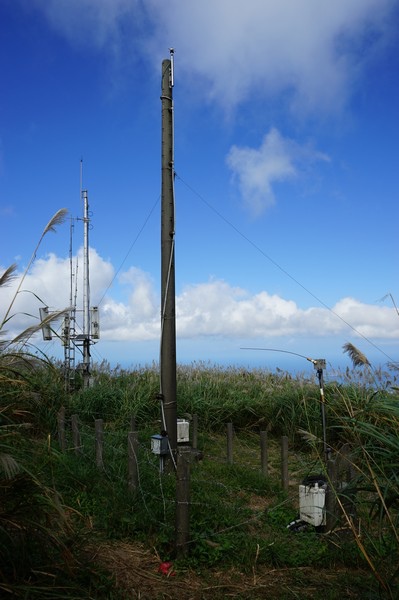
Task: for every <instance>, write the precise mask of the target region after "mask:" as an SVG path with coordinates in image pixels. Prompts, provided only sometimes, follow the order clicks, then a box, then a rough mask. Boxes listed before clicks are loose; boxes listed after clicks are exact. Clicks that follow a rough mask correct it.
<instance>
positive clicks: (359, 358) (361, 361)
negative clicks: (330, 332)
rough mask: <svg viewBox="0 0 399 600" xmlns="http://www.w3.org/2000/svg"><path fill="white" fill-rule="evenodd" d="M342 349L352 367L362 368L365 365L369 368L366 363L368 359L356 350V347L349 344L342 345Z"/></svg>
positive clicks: (368, 364)
mask: <svg viewBox="0 0 399 600" xmlns="http://www.w3.org/2000/svg"><path fill="white" fill-rule="evenodd" d="M342 348H343V349H344V352H346V353H347V354H348V355H349V357H350V359H351V361H352V364H353V366H354V367H363V366H365V365H367V366H368V367H370V366H371V365H370V363H369V361H368V358H367V357H366V356H365V355H364V354H363V352H361V351H360V350H359V349H358V348H356V346H354V345H353V344H351V343H350V342H347V343H346V344H344V345H343V346H342Z"/></svg>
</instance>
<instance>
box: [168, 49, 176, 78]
mask: <svg viewBox="0 0 399 600" xmlns="http://www.w3.org/2000/svg"><path fill="white" fill-rule="evenodd" d="M169 52H170V78H169V87H171V88H172V87H173V86H174V85H175V65H174V56H175V49H174V48H169Z"/></svg>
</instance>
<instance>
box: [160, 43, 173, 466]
mask: <svg viewBox="0 0 399 600" xmlns="http://www.w3.org/2000/svg"><path fill="white" fill-rule="evenodd" d="M170 52H171V55H170V59H165V60H163V61H162V95H161V101H162V152H161V154H162V156H161V159H162V160H161V162H162V194H161V197H162V198H161V300H162V306H161V351H160V372H161V373H160V378H161V382H160V393H161V402H162V409H163V410H162V413H163V425H164V428H165V430H166V432H167V435H168V438H169V444H170V450H171V452H172V458H174V457H175V455H176V450H177V402H176V309H175V205H174V148H173V77H174V74H173V50H171V51H170Z"/></svg>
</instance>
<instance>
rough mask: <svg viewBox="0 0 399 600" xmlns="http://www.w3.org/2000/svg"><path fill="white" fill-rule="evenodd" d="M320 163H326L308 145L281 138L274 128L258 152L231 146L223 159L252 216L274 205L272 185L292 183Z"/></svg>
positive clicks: (323, 158)
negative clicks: (315, 163)
mask: <svg viewBox="0 0 399 600" xmlns="http://www.w3.org/2000/svg"><path fill="white" fill-rule="evenodd" d="M320 160H324V161H326V160H329V159H328V157H327V156H326V155H325V154H322V153H320V152H317V151H315V150H313V149H312V148H311V146H310V145H304V146H301V145H299V144H298V143H297V142H295V141H294V140H292V139H289V138H284V137H283V136H282V135H281V133H280V132H279V131H278V130H277V129H275V128H273V129H271V130H270V131H269V133H267V134H266V135H265V136H264V138H263V141H262V144H261V146H260V147H259V148H249V147H238V146H233V147H232V148H231V149H230V152H229V154H228V156H227V159H226V161H227V165H228V166H229V167H230V169H231V170H232V172H233V175H234V177H235V179H237V180H238V185H239V188H240V191H241V194H242V197H243V200H244V202H245V204H246V205H247V207H248V208H249V210H250V212H251V213H252V214H253V215H254V216H259V215H260V214H261V213H262V212H263V211H264V210H265V209H266V208H268V207H270V206H272V205H273V204H274V201H275V195H274V192H273V184H274V183H277V182H281V181H286V180H288V179H292V178H294V177H296V176H298V174H299V173H300V172H301V171H303V170H306V169H307V168H308V166H309V165H310V164H311V163H313V162H315V161H320Z"/></svg>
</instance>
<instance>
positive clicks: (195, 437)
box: [191, 415, 198, 450]
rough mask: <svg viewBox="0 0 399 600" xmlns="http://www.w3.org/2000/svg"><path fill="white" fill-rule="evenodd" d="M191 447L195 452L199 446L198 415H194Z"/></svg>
mask: <svg viewBox="0 0 399 600" xmlns="http://www.w3.org/2000/svg"><path fill="white" fill-rule="evenodd" d="M191 445H192V447H193V449H194V450H196V449H197V446H198V415H193V434H192V442H191Z"/></svg>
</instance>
